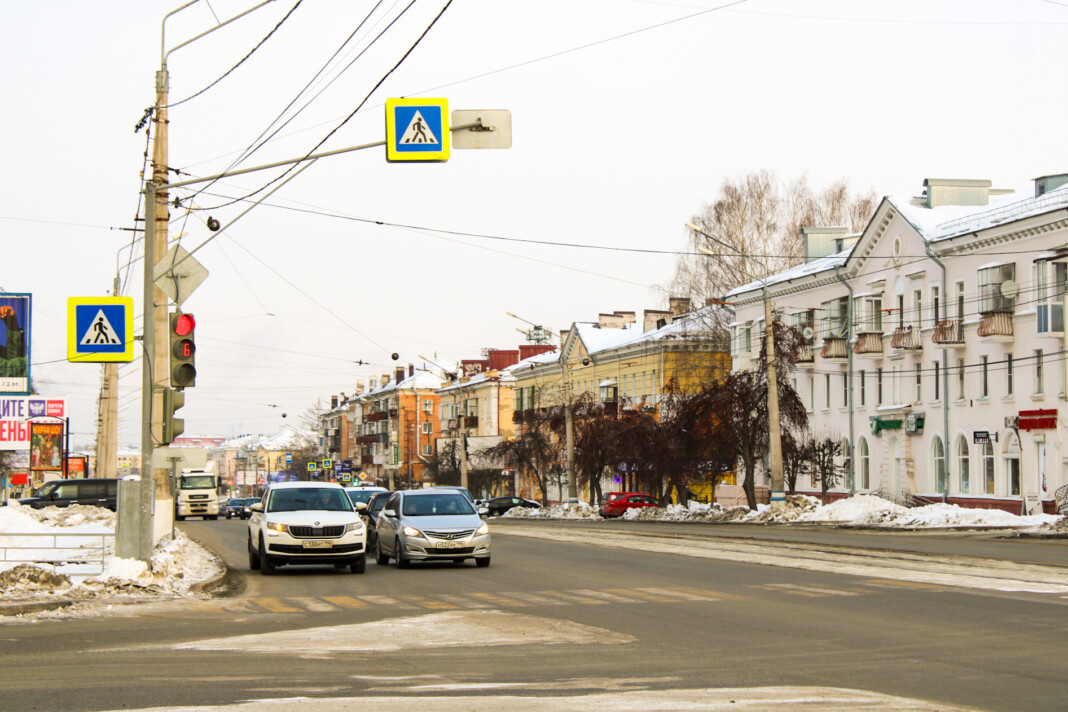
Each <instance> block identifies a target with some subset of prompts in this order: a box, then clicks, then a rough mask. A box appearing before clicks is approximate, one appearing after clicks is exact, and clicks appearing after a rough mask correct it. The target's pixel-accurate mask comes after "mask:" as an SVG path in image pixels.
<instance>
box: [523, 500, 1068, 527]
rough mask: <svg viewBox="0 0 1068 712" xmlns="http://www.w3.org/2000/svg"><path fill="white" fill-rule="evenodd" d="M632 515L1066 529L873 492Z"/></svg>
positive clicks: (548, 514)
mask: <svg viewBox="0 0 1068 712" xmlns="http://www.w3.org/2000/svg"><path fill="white" fill-rule="evenodd" d="M504 516H506V517H507V516H513V517H525V518H541V519H600V518H601V517H600V516H598V515H597V514H596V512H595V510H590V509H586V510H576V511H568V510H567V508H566V507H561V506H559V505H553V506H550V507H546V508H544V509H541V510H535V509H518V508H517V509H511V510H509V511H508V512H507V513H506V514H505V515H504ZM623 519H628V520H632V521H660V522H705V523H715V524H724V523H730V522H740V523H748V524H787V523H790V522H797V523H809V524H817V523H818V524H838V525H843V524H845V525H851V526H868V527H881V528H890V529H924V528H940V527H991V528H995V527H1013V528H1038V529H1040V530H1042V531H1050V532H1054V531H1063V530H1068V523H1066V522H1065V519H1064V517H1061V516H1058V515H1053V514H1037V515H1033V516H1029V517H1024V516H1019V515H1016V514H1011V513H1009V512H1004V511H1002V510H999V509H969V508H966V507H960V506H957V505H955V504H930V505H927V506H924V507H914V508H907V507H902V506H900V505H898V504H895V503H893V502H890V501H889V500H886V499H883V498H882V497H878V496H875V495H870V494H858V495H854V496H853V497H847V498H844V499H840V500H837V501H835V502H832V503H830V504H827V505H824V504H821V503H820V501H819V500H818V499H816V498H815V497H810V496H808V495H788V496H787V498H786V506H785V507H784V508H782V509H779V510H772V509H771V508H769V507H768V506H767V505H765V504H759V505H757V509H756V511H752V510H750V509H749V508H748V507H745V506H741V507H722V506H720V505H719V504H713V505H709V504H703V503H701V502H690V503H689V504H688V505H681V504H669V505H667V506H666V507H644V508H641V509H630V510H627V511H626V512H624V513H623Z"/></svg>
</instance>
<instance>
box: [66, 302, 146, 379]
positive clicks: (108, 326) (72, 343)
mask: <svg viewBox="0 0 1068 712" xmlns="http://www.w3.org/2000/svg"><path fill="white" fill-rule="evenodd" d="M133 342H134V334H133V298H132V297H70V298H68V299H67V360H68V361H78V362H82V363H102V362H108V361H118V362H129V361H133Z"/></svg>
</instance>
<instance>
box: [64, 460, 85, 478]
mask: <svg viewBox="0 0 1068 712" xmlns="http://www.w3.org/2000/svg"><path fill="white" fill-rule="evenodd" d="M88 469H89V458H88V457H86V456H85V455H74V456H68V457H67V477H68V478H79V477H88V476H89V475H88V474H86V471H87V470H88Z"/></svg>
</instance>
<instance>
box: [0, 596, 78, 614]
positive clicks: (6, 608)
mask: <svg viewBox="0 0 1068 712" xmlns="http://www.w3.org/2000/svg"><path fill="white" fill-rule="evenodd" d="M75 603H77V601H72V600H68V599H63V600H59V601H33V602H26V603H8V604H4V605H2V606H0V616H21V615H23V614H26V613H40V612H41V611H55V610H58V609H60V608H66V607H67V606H72V605H74V604H75Z"/></svg>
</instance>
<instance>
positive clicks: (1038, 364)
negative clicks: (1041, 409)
mask: <svg viewBox="0 0 1068 712" xmlns="http://www.w3.org/2000/svg"><path fill="white" fill-rule="evenodd" d="M1045 388H1046V375H1045V374H1044V373H1043V364H1042V349H1035V395H1042V394H1043V393H1045V392H1046V390H1045Z"/></svg>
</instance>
